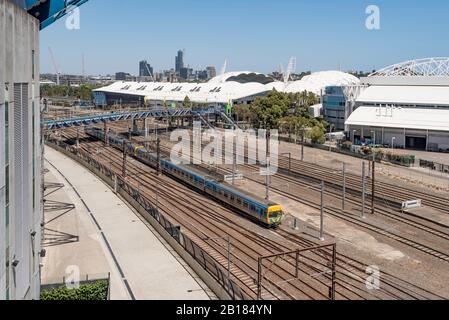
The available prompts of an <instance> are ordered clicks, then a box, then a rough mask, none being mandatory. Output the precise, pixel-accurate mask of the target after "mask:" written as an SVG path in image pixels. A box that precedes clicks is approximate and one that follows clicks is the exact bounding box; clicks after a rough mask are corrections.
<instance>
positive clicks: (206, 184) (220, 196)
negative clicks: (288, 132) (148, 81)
mask: <svg viewBox="0 0 449 320" xmlns="http://www.w3.org/2000/svg"><path fill="white" fill-rule="evenodd" d="M86 133H87V134H88V135H90V136H93V137H95V138H97V139H100V140H104V133H103V130H101V129H99V128H86ZM108 140H109V143H110V144H111V145H112V146H114V147H116V148H118V149H120V150H122V148H123V141H124V139H123V138H121V137H118V136H115V135H109V136H108ZM125 145H126V146H125V148H127V150H128V153H130V154H133V155H134V157H135V158H137V159H138V160H140V161H141V162H143V163H145V164H148V165H150V166H152V167H154V166H155V164H156V162H157V156H156V154H154V153H151V152H148V151H147V150H146V149H145V148H144V147H142V146H137V145H135V144H132V143H129V142H126V143H125ZM160 167H161V170H162V172H163V173H165V174H167V175H169V176H171V177H173V178H175V179H177V180H179V181H181V182H183V183H185V184H188V185H189V186H191V187H194V188H195V189H197V190H199V191H201V192H204V193H206V194H208V195H210V196H211V197H213V198H214V199H216V200H218V201H220V202H222V203H224V204H225V205H227V206H229V207H232V208H234V209H236V210H237V211H239V212H241V213H243V214H245V215H246V216H247V217H249V218H251V219H252V220H254V221H257V222H258V223H260V224H262V225H264V226H266V227H276V226H278V225H280V224H281V222H282V219H283V217H284V211H283V209H282V206H281V205H279V204H276V203H274V202H271V201H268V200H265V199H262V198H259V197H256V196H254V195H252V194H249V193H247V192H245V191H242V190H236V189H234V188H231V187H228V186H225V185H224V184H222V183H220V182H218V181H217V180H215V179H213V178H211V177H210V176H206V175H204V174H202V173H201V172H200V171H199V170H197V169H195V168H190V167H187V166H184V165H177V164H174V163H173V162H171V161H170V160H169V159H166V158H161V159H160Z"/></svg>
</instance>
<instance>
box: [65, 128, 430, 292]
mask: <svg viewBox="0 0 449 320" xmlns="http://www.w3.org/2000/svg"><path fill="white" fill-rule="evenodd" d="M68 138H70V137H68ZM71 138H72V139H73V136H72V137H71ZM95 148H97V149H98V148H102V145H101V143H100V144H99V145H97V147H94V149H95ZM90 151H92V149H90ZM110 158H111V155H110V154H109V155H108V156H107V157H106V159H110ZM106 161H108V160H106ZM116 166H117V168H116V170H117V171H118V172H121V171H120V170H121V165H120V153H118V158H117V163H116ZM141 177H142V173H141V172H140V173H139V179H136V180H135V181H134V182H135V183H137V184H139V183H141V186H142V181H141V180H142V179H141ZM153 178H154V177H153ZM139 181H140V182H139ZM170 185H171V184H170ZM147 187H148V186H147V185H146V186H145V188H147ZM167 187H168V186H167ZM153 192H154V190H153ZM150 193H151V192H150ZM188 194H189V195H190V197H191V192H189V193H188ZM148 196H149V197H150V195H148ZM153 201H154V199H153ZM182 205H185V203H183V204H182ZM201 205H203V203H201ZM181 208H182V207H177V208H176V210H180V209H181ZM167 210H168V209H167ZM195 212H197V211H195ZM173 218H174V219H175V218H176V216H175V217H173ZM178 219H179V217H178ZM216 222H217V223H218V222H219V223H220V224H223V223H224V222H223V220H222V219H221V220H219V221H216ZM183 223H184V224H187V225H188V223H187V222H186V221H184V222H183ZM227 223H228V224H230V222H229V221H228V222H227ZM231 224H232V223H231ZM190 228H194V226H192V225H191V226H190ZM232 228H234V229H235V228H236V226H235V225H234V224H232ZM245 230H246V229H245V228H244V229H243V230H240V229H239V230H238V232H239V234H240V233H242V232H244V231H245ZM207 232H208V233H211V232H212V230H208V231H207ZM215 232H216V231H215ZM221 232H225V230H221ZM226 232H229V230H226ZM203 233H205V232H203ZM219 234H220V233H219ZM252 237H254V238H251V236H249V235H248V234H246V237H245V239H246V240H248V239H251V240H252V241H254V242H259V243H261V242H262V241H263V242H267V239H266V238H265V239H261V236H260V235H259V234H258V235H257V236H255V235H252ZM198 239H201V237H198ZM233 239H234V238H233ZM285 239H288V240H289V241H291V242H293V243H294V244H296V245H302V246H304V245H309V246H310V243H304V242H301V241H298V240H295V241H293V240H292V239H294V238H291V237H290V238H289V237H287V236H285ZM199 241H200V240H199ZM234 241H241V240H238V238H236V239H234ZM291 248H292V247H291V245H284V246H279V245H278V246H275V247H273V246H272V247H271V248H266V247H265V248H264V250H266V253H265V254H267V253H273V252H280V251H285V250H288V249H291ZM221 249H222V250H226V249H225V247H224V246H223V245H222V248H221ZM247 250H248V248H243V249H242V250H240V251H239V252H240V253H246V251H247ZM257 254H259V255H260V252H258V253H257ZM215 257H216V258H217V260H220V259H221V260H222V261H221V263H222V264H223V265H224V261H223V259H225V257H224V256H223V253H222V252H215ZM220 257H221V258H220ZM254 258H255V256H254V257H252V259H254ZM351 261H352V263H356V262H354V261H355V260H351ZM242 263H243V262H240V263H239V264H242ZM341 263H343V262H341ZM344 264H345V265H346V264H347V262H345V263H344ZM291 266H292V263H290V264H288V265H287V266H284V267H285V269H287V268H291ZM305 266H306V267H308V268H309V269H308V271H309V272H310V273H312V274H313V272H317V269H316V267H314V266H313V265H309V266H307V265H305ZM246 267H248V266H247V265H246ZM280 268H281V267H280ZM340 268H341V271H342V272H341V273H339V275H340V274H341V275H345V276H346V277H348V278H347V279H346V282H345V281H344V279H340V278H341V277H339V279H338V286H337V292H338V297H339V298H343V299H344V298H357V297H358V298H362V299H363V298H367V297H368V298H374V297H373V296H372V295H370V294H367V293H366V291H363V289H360V285H361V283H363V281H364V279H363V275H364V272H362V271H363V270H357V271H358V273H359V274H360V276H359V278H358V279H356V280H355V279H354V275H353V274H352V271H346V272H344V268H343V267H340ZM243 270H245V271H243ZM302 271H307V270H302ZM248 273H253V274H254V273H255V270H254V268H252V269H251V270H250V271H249V272H248V270H247V269H245V268H241V269H240V270H233V274H235V275H239V278H244V277H242V275H245V274H246V275H247V274H248ZM347 273H349V274H350V275H349V276H348V275H347ZM277 280H279V281H285V279H284V280H282V279H274V280H273V281H272V283H278V282H277ZM362 280H363V281H362ZM254 281H255V279H254V276H253V277H249V278H248V279H246V280H245V281H244V285H245V286H246V287H247V288H248V290H249V291H252V292H253V291H254ZM251 282H252V283H253V284H252V286H251ZM354 283H356V285H354ZM264 289H265V290H267V292H268V291H269V290H268V289H267V288H264ZM277 289H278V290H279V291H280V292H281V293H282V290H280V289H279V288H277ZM270 290H273V289H270ZM392 290H397V291H398V292H400V288H399V289H392ZM404 290H405V289H404ZM420 290H421V289H417V291H420ZM267 292H266V293H265V294H264V297H265V298H268V296H269V295H268V294H267ZM355 292H359V293H358V294H357V293H355ZM420 292H422V290H421V291H420ZM427 294H428V293H427ZM287 296H288V295H287ZM425 296H426V294H417V295H415V296H414V295H413V294H410V295H405V294H403V295H402V298H403V297H408V298H417V299H419V298H424V297H425ZM385 297H387V298H388V297H389V298H401V295H398V294H393V293H391V292H387V293H383V295H381V296H380V297H379V298H385ZM290 298H297V296H295V295H293V296H290ZM309 298H310V297H309ZM315 298H317V297H315ZM321 298H323V297H321Z"/></svg>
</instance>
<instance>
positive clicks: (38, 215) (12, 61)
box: [0, 0, 42, 299]
mask: <svg viewBox="0 0 449 320" xmlns="http://www.w3.org/2000/svg"><path fill="white" fill-rule="evenodd" d="M0 23H1V27H0V43H1V44H2V45H1V47H0V74H1V78H0V105H1V110H0V113H1V114H2V116H1V117H0V122H1V121H3V123H2V126H1V128H3V129H4V128H5V118H4V115H5V96H4V95H5V87H6V84H8V88H9V106H8V107H9V108H8V110H9V130H8V132H9V181H0V188H1V186H2V184H3V185H5V184H7V183H8V184H9V190H10V192H9V204H10V206H9V221H10V223H9V238H8V239H6V237H5V234H6V230H5V215H6V211H5V204H4V197H3V198H1V197H0V199H3V200H0V216H1V218H0V219H1V220H0V226H1V227H0V228H1V229H0V230H1V231H4V230H5V231H4V232H1V235H2V236H4V238H2V239H1V241H0V243H2V245H0V265H1V267H0V281H1V282H0V298H5V297H6V288H5V286H6V279H9V290H8V296H9V298H10V299H38V297H39V282H40V281H39V252H40V248H41V232H40V223H41V221H42V203H41V195H42V191H41V185H40V174H41V170H40V155H41V153H40V152H39V149H40V147H39V145H38V144H37V145H36V141H37V140H36V139H37V137H36V136H38V135H39V130H37V131H34V133H33V129H38V127H39V126H37V128H36V126H34V128H33V121H32V118H33V104H34V109H35V110H34V111H35V112H34V121H35V122H37V123H39V122H40V121H39V118H40V115H39V112H36V110H38V109H39V63H38V62H39V46H38V43H39V22H38V20H36V19H35V18H33V17H31V16H30V15H29V14H28V13H27V12H26V11H24V10H23V9H21V8H19V7H18V6H16V5H13V4H12V3H11V2H10V1H8V0H0ZM33 51H34V65H33V62H32V61H33ZM33 69H34V70H33ZM33 74H34V79H33ZM2 134H3V136H2V135H0V146H1V147H0V173H1V174H0V176H5V172H6V171H5V160H6V159H5V152H4V149H5V139H4V132H3V133H2ZM33 137H34V138H35V140H33ZM36 151H38V152H36ZM33 168H34V170H33ZM33 177H34V179H33ZM2 190H3V192H4V190H5V188H3V189H2ZM33 194H34V197H33ZM33 199H34V201H33ZM34 231H35V232H36V235H35V236H34V237H33V236H32V233H33V232H34ZM7 248H9V255H8V256H6V252H7V251H8V249H7ZM14 260H17V262H18V264H17V266H16V267H13V266H12V265H11V263H12V261H14ZM6 261H10V262H11V263H10V264H9V268H5V267H3V266H5V265H6Z"/></svg>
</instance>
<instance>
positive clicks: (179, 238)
mask: <svg viewBox="0 0 449 320" xmlns="http://www.w3.org/2000/svg"><path fill="white" fill-rule="evenodd" d="M47 144H50V145H53V146H56V147H59V148H62V149H64V151H65V152H67V153H70V154H71V155H73V156H74V157H76V158H78V159H80V160H82V161H84V162H85V163H87V164H88V165H89V166H90V167H91V168H93V169H94V170H95V171H97V172H98V173H101V174H102V175H103V176H105V177H107V179H109V181H108V182H109V183H110V184H111V185H115V186H116V188H117V192H119V191H120V190H121V191H123V192H124V193H126V194H128V195H129V196H130V197H131V198H132V199H134V200H135V201H136V202H137V203H138V204H139V205H140V206H141V207H142V208H144V209H145V212H146V213H147V214H148V215H150V216H151V217H153V218H154V220H156V221H157V222H158V223H159V225H161V226H162V227H163V228H164V230H165V231H166V232H167V233H168V234H169V235H170V236H171V237H172V238H173V239H175V240H176V242H177V243H178V244H180V245H181V246H182V247H183V248H184V250H185V251H187V252H188V253H189V254H190V255H191V256H192V257H193V258H194V259H195V261H196V262H198V263H199V264H200V265H201V266H202V267H203V268H204V270H206V271H207V272H208V273H209V274H210V275H211V276H212V277H213V278H214V279H215V280H216V281H217V282H218V283H219V284H220V286H221V287H222V288H223V289H224V290H225V291H226V292H227V294H228V295H229V296H230V297H231V299H233V300H249V299H251V297H249V296H248V295H247V294H246V293H244V292H243V291H242V290H241V289H240V287H239V286H238V285H237V284H236V283H235V282H234V281H232V280H230V279H228V276H227V271H225V269H224V268H223V266H222V265H221V264H220V263H219V262H217V261H216V260H215V259H214V258H213V257H212V256H211V255H209V254H208V253H207V252H206V251H204V250H203V249H201V247H200V246H199V245H198V244H197V243H196V242H195V241H194V240H192V239H190V238H189V237H187V236H186V235H185V234H183V233H182V231H181V227H180V226H176V225H174V224H173V223H171V222H170V221H169V219H167V218H166V217H165V216H164V215H163V214H162V213H161V212H160V211H159V210H158V209H157V208H156V207H155V206H153V204H152V203H151V202H150V201H149V199H148V198H146V197H145V196H144V195H142V194H141V193H140V191H139V190H138V189H136V188H134V187H133V186H131V185H130V184H129V183H127V182H126V181H125V180H123V178H122V177H121V176H118V175H117V174H116V173H115V172H113V171H112V170H111V169H110V168H108V167H107V166H106V165H104V164H102V163H100V162H98V161H97V160H95V159H93V158H92V157H91V155H90V154H89V153H87V152H85V151H83V150H79V149H76V148H74V147H73V146H71V145H69V144H66V143H64V142H60V141H51V140H48V141H47Z"/></svg>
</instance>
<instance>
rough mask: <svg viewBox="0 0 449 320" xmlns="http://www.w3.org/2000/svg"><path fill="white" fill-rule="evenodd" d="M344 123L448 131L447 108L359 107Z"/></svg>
mask: <svg viewBox="0 0 449 320" xmlns="http://www.w3.org/2000/svg"><path fill="white" fill-rule="evenodd" d="M346 125H355V126H370V127H383V128H400V129H415V130H430V131H449V110H447V109H418V108H405V109H404V108H393V109H391V108H388V109H387V108H385V107H383V108H379V107H359V108H357V109H356V110H355V111H354V112H353V113H352V114H351V115H350V116H349V118H348V120H346Z"/></svg>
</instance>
